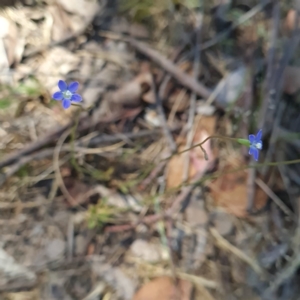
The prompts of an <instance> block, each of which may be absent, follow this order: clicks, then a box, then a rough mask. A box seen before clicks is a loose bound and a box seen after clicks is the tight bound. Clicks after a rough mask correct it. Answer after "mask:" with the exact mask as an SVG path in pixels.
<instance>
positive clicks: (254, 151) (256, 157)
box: [252, 148, 259, 161]
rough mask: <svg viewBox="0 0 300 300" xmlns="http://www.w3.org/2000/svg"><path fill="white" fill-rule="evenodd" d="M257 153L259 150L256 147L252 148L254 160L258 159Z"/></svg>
mask: <svg viewBox="0 0 300 300" xmlns="http://www.w3.org/2000/svg"><path fill="white" fill-rule="evenodd" d="M258 155H259V151H258V149H256V148H252V156H253V157H254V159H255V160H256V161H258Z"/></svg>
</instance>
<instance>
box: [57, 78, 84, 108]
mask: <svg viewBox="0 0 300 300" xmlns="http://www.w3.org/2000/svg"><path fill="white" fill-rule="evenodd" d="M57 85H58V87H59V89H60V91H59V92H56V93H54V94H53V95H52V98H53V99H54V100H57V101H62V106H63V108H64V109H67V108H69V107H70V106H71V103H72V101H73V102H80V101H82V97H81V96H80V95H79V94H76V93H75V92H76V91H77V89H78V86H79V83H78V82H76V81H75V82H71V83H70V84H69V86H67V84H66V83H65V82H64V81H63V80H59V81H58V84H57Z"/></svg>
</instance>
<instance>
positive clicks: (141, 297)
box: [132, 276, 193, 300]
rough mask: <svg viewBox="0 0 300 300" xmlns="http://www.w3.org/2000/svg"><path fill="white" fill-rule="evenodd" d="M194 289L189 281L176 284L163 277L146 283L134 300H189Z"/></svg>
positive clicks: (170, 279) (180, 281)
mask: <svg viewBox="0 0 300 300" xmlns="http://www.w3.org/2000/svg"><path fill="white" fill-rule="evenodd" d="M192 288H193V287H192V284H191V283H190V282H188V281H185V280H178V281H177V282H176V283H175V282H173V280H172V278H171V277H167V276H163V277H159V278H156V279H154V280H152V281H150V282H148V283H146V284H145V285H144V286H143V287H142V288H141V289H140V290H138V292H137V293H136V294H135V295H134V297H133V299H132V300H157V299H159V300H189V299H190V296H191V293H192Z"/></svg>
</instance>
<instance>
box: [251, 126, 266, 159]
mask: <svg viewBox="0 0 300 300" xmlns="http://www.w3.org/2000/svg"><path fill="white" fill-rule="evenodd" d="M261 138H262V130H259V131H258V132H257V134H256V135H254V134H250V135H249V142H250V146H249V147H250V149H249V155H252V156H253V157H254V159H255V160H256V161H258V155H259V150H261V149H262V147H263V144H262V140H261Z"/></svg>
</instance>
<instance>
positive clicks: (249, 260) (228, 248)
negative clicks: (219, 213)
mask: <svg viewBox="0 0 300 300" xmlns="http://www.w3.org/2000/svg"><path fill="white" fill-rule="evenodd" d="M210 233H211V235H212V236H213V237H214V238H215V239H216V241H217V244H218V246H219V247H220V248H222V249H223V250H226V251H228V252H230V253H232V254H234V255H235V256H236V257H237V258H239V259H240V260H242V261H244V262H245V263H247V264H248V265H249V266H250V267H251V268H252V269H253V270H254V271H255V272H256V273H257V274H259V275H263V274H264V271H263V269H262V268H261V267H260V266H259V264H258V262H257V261H256V260H255V259H254V258H251V257H249V256H247V255H246V254H245V253H244V252H242V251H241V250H240V249H238V248H236V247H235V246H234V245H232V244H230V243H229V242H228V241H227V240H226V239H224V238H223V237H222V236H221V235H220V233H219V232H218V231H217V230H216V229H215V228H210Z"/></svg>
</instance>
